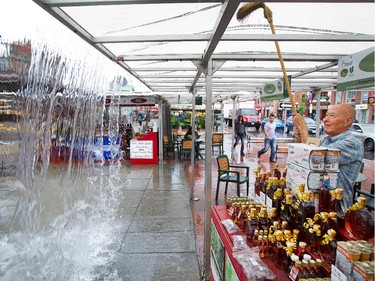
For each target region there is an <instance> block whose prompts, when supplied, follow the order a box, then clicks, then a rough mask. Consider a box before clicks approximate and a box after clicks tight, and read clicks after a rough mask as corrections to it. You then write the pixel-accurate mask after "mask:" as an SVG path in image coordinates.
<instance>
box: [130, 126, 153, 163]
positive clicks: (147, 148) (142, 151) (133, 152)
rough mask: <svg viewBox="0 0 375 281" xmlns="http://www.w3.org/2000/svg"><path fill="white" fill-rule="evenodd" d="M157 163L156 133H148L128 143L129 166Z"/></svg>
mask: <svg viewBox="0 0 375 281" xmlns="http://www.w3.org/2000/svg"><path fill="white" fill-rule="evenodd" d="M157 163H158V133H156V132H149V133H147V134H145V135H144V136H143V137H139V138H138V139H132V140H131V141H130V164H132V165H133V164H157Z"/></svg>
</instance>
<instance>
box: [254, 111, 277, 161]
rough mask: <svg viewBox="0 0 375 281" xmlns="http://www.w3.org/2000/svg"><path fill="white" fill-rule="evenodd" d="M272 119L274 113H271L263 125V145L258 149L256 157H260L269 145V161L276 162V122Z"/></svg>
mask: <svg viewBox="0 0 375 281" xmlns="http://www.w3.org/2000/svg"><path fill="white" fill-rule="evenodd" d="M274 121H275V115H274V114H273V113H271V114H270V118H269V119H268V122H267V123H266V124H265V125H264V147H263V148H262V149H261V150H259V151H258V158H260V156H261V155H262V154H263V153H266V152H267V151H268V149H269V148H270V147H271V155H270V162H272V163H276V138H275V131H276V123H275V122H274Z"/></svg>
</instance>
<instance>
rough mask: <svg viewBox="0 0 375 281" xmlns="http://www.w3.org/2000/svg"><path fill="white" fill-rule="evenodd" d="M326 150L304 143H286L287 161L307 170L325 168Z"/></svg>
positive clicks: (322, 169)
mask: <svg viewBox="0 0 375 281" xmlns="http://www.w3.org/2000/svg"><path fill="white" fill-rule="evenodd" d="M326 151H327V148H322V147H316V146H311V145H308V144H305V143H290V144H289V145H288V158H287V161H288V162H289V163H293V164H296V165H299V166H301V167H304V168H306V169H309V170H313V171H321V172H322V171H324V169H325V167H324V163H325V156H326ZM288 173H289V170H288Z"/></svg>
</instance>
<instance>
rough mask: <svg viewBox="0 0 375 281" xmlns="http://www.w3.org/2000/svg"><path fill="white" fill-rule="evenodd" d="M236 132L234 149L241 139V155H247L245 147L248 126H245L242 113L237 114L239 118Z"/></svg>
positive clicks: (236, 123) (235, 125)
mask: <svg viewBox="0 0 375 281" xmlns="http://www.w3.org/2000/svg"><path fill="white" fill-rule="evenodd" d="M234 133H235V134H236V141H235V143H234V146H233V149H235V148H236V145H237V144H238V143H239V141H240V140H241V155H242V156H245V153H244V148H245V145H244V137H245V136H246V128H245V122H244V120H243V116H242V115H238V116H237V120H236V122H235V124H234Z"/></svg>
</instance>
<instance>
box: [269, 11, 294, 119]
mask: <svg viewBox="0 0 375 281" xmlns="http://www.w3.org/2000/svg"><path fill="white" fill-rule="evenodd" d="M267 20H268V22H269V24H270V27H271V30H272V34H273V35H275V34H276V32H275V27H274V26H273V22H272V20H271V19H268V18H267ZM275 46H276V50H277V55H278V57H279V61H280V65H281V69H282V71H283V75H284V81H285V85H286V89H287V90H288V96H289V99H290V104H291V105H292V113H294V114H295V113H297V110H296V105H295V103H294V99H293V96H292V90H291V88H290V84H289V79H288V75H287V74H286V70H285V65H284V60H283V56H282V55H281V51H280V47H279V42H278V41H277V40H275Z"/></svg>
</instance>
